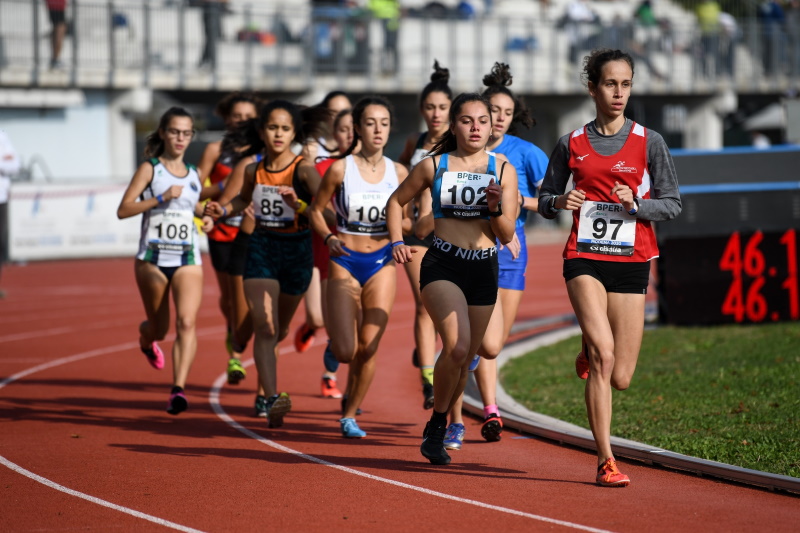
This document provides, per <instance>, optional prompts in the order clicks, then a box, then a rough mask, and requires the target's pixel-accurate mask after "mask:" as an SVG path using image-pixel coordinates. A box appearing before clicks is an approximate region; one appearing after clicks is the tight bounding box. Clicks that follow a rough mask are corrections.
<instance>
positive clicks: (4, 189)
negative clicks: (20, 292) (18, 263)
mask: <svg viewBox="0 0 800 533" xmlns="http://www.w3.org/2000/svg"><path fill="white" fill-rule="evenodd" d="M19 167H20V163H19V156H17V152H16V150H14V147H13V146H12V145H11V141H10V140H9V138H8V135H6V133H5V132H4V131H3V130H0V274H2V271H3V265H4V264H5V263H6V261H8V195H9V192H10V190H11V176H13V175H14V174H16V173H17V172H19ZM5 295H6V293H5V291H4V290H2V289H0V298H5Z"/></svg>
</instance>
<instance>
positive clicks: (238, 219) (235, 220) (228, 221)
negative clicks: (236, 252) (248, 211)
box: [220, 215, 242, 228]
mask: <svg viewBox="0 0 800 533" xmlns="http://www.w3.org/2000/svg"><path fill="white" fill-rule="evenodd" d="M220 222H221V223H222V224H225V225H226V226H231V227H232V228H238V227H239V226H241V225H242V215H235V216H232V217H226V218H223V219H221V220H220Z"/></svg>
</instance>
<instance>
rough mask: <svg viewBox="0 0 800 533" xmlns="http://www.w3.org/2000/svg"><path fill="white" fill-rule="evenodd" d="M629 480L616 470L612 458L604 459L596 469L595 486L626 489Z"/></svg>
mask: <svg viewBox="0 0 800 533" xmlns="http://www.w3.org/2000/svg"><path fill="white" fill-rule="evenodd" d="M630 483H631V479H630V478H629V477H628V476H626V475H625V474H623V473H621V472H620V471H619V470H618V469H617V461H615V460H614V458H613V457H609V458H608V459H606V462H604V463H603V464H602V465H600V468H598V469H597V484H598V485H600V486H602V487H627V486H628V485H630Z"/></svg>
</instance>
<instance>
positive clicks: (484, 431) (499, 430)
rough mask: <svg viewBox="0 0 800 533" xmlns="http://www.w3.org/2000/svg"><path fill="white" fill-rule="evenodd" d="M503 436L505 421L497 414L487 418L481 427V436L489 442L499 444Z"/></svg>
mask: <svg viewBox="0 0 800 533" xmlns="http://www.w3.org/2000/svg"><path fill="white" fill-rule="evenodd" d="M502 435H503V419H502V418H500V415H498V414H497V413H491V414H490V415H489V416H487V417H486V420H484V421H483V425H482V426H481V436H482V437H483V438H484V439H486V440H487V441H488V442H497V441H499V440H500V437H501V436H502Z"/></svg>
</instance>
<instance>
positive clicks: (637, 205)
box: [628, 198, 639, 215]
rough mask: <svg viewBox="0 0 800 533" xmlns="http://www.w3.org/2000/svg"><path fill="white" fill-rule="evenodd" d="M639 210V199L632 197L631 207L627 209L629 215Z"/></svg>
mask: <svg viewBox="0 0 800 533" xmlns="http://www.w3.org/2000/svg"><path fill="white" fill-rule="evenodd" d="M638 211H639V201H638V200H636V198H634V199H633V209H631V210H630V211H628V214H629V215H635V214H636V213H637V212H638Z"/></svg>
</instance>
